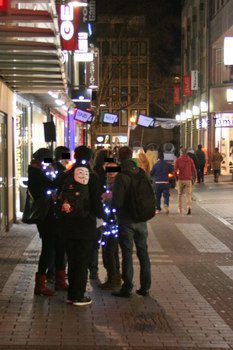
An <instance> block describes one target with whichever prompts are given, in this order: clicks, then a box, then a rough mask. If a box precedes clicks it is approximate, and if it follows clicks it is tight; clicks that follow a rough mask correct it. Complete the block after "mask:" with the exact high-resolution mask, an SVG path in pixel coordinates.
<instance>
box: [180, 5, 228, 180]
mask: <svg viewBox="0 0 233 350" xmlns="http://www.w3.org/2000/svg"><path fill="white" fill-rule="evenodd" d="M226 37H227V38H233V1H232V0H210V1H207V0H206V1H203V0H192V1H191V0H188V1H185V3H184V6H183V11H182V52H181V62H182V67H181V81H182V86H181V96H182V98H181V108H180V116H179V118H180V119H181V145H183V146H185V147H192V148H194V149H196V148H197V145H198V144H202V145H203V148H205V149H206V150H207V152H208V154H209V156H210V155H211V153H212V151H213V148H214V147H218V148H219V150H220V152H221V153H222V154H223V157H224V161H223V162H222V169H221V171H222V173H223V174H229V172H230V171H231V162H232V159H231V153H232V150H231V147H232V146H233V138H232V136H233V135H232V126H233V125H232V120H233V119H232V118H233V105H232V103H231V102H232V100H231V97H230V96H231V91H233V75H232V74H233V65H232V64H233V62H232V63H230V64H229V63H228V64H226V62H224V51H225V52H226V51H227V45H226V46H225V47H224V42H225V38H226ZM228 45H229V44H228ZM229 52H231V54H230V56H232V55H233V49H231V50H229Z"/></svg>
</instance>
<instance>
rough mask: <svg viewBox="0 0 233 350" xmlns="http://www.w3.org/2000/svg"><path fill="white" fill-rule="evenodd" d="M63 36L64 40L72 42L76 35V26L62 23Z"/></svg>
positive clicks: (66, 22) (67, 22)
mask: <svg viewBox="0 0 233 350" xmlns="http://www.w3.org/2000/svg"><path fill="white" fill-rule="evenodd" d="M60 32H61V36H62V38H63V39H64V40H70V39H71V38H72V36H73V35H74V26H73V24H72V23H71V22H69V21H65V22H62V24H61V27H60Z"/></svg>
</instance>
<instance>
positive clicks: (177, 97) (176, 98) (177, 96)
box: [173, 85, 180, 105]
mask: <svg viewBox="0 0 233 350" xmlns="http://www.w3.org/2000/svg"><path fill="white" fill-rule="evenodd" d="M173 104H174V105H179V104H180V86H177V85H176V86H173Z"/></svg>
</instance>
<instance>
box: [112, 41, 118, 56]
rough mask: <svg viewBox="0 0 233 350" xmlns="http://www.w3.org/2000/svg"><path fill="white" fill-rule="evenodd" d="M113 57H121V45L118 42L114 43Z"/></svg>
mask: <svg viewBox="0 0 233 350" xmlns="http://www.w3.org/2000/svg"><path fill="white" fill-rule="evenodd" d="M112 55H113V56H118V55H119V43H118V42H117V41H113V43H112Z"/></svg>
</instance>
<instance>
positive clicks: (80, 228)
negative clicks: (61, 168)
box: [62, 169, 103, 239]
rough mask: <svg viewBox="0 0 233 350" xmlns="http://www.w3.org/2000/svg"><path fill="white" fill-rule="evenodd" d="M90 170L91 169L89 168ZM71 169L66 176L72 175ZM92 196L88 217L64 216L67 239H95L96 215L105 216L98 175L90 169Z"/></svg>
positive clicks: (89, 187) (90, 191)
mask: <svg viewBox="0 0 233 350" xmlns="http://www.w3.org/2000/svg"><path fill="white" fill-rule="evenodd" d="M89 170H90V169H89ZM72 172H73V169H71V170H70V171H69V172H68V173H67V174H66V176H65V178H66V179H67V177H68V176H73V175H72ZM87 186H88V190H89V196H90V200H89V203H90V213H89V215H88V216H87V217H86V218H67V217H66V216H64V218H63V225H62V226H63V236H64V238H65V239H95V238H96V217H98V218H102V217H103V207H102V201H101V191H100V183H99V177H98V175H97V174H96V173H95V172H93V171H90V178H89V182H88V185H87Z"/></svg>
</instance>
